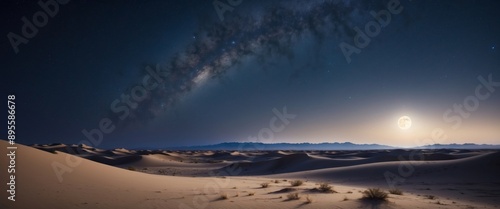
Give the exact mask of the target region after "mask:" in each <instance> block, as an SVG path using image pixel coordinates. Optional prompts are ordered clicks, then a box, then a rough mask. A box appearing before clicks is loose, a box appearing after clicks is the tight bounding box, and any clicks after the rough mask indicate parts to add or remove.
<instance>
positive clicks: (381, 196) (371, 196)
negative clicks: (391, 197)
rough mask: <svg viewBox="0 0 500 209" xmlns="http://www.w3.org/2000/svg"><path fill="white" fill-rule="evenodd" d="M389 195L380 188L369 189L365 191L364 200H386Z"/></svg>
mask: <svg viewBox="0 0 500 209" xmlns="http://www.w3.org/2000/svg"><path fill="white" fill-rule="evenodd" d="M387 197H388V194H387V193H386V192H384V191H382V190H381V189H379V188H369V189H367V190H365V191H363V199H368V200H386V199H387Z"/></svg>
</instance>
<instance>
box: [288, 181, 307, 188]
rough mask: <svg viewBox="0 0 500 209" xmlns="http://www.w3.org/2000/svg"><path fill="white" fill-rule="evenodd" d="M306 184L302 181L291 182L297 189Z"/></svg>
mask: <svg viewBox="0 0 500 209" xmlns="http://www.w3.org/2000/svg"><path fill="white" fill-rule="evenodd" d="M303 183H304V182H303V181H302V180H293V181H290V185H292V186H293V187H297V186H300V185H302V184H303Z"/></svg>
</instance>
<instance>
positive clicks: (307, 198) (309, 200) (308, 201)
mask: <svg viewBox="0 0 500 209" xmlns="http://www.w3.org/2000/svg"><path fill="white" fill-rule="evenodd" d="M312 202H313V199H312V198H311V197H309V195H307V196H306V203H307V204H310V203H312Z"/></svg>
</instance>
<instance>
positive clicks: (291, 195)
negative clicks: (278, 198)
mask: <svg viewBox="0 0 500 209" xmlns="http://www.w3.org/2000/svg"><path fill="white" fill-rule="evenodd" d="M286 198H287V199H288V200H298V199H300V196H299V193H298V192H292V193H289V194H288V195H286Z"/></svg>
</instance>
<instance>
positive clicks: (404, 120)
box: [398, 115, 411, 130]
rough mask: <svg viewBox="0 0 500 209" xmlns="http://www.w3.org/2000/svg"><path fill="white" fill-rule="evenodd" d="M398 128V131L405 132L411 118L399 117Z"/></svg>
mask: <svg viewBox="0 0 500 209" xmlns="http://www.w3.org/2000/svg"><path fill="white" fill-rule="evenodd" d="M398 127H399V128H400V129H403V130H406V129H409V128H410V127H411V118H410V117H408V116H406V115H405V116H401V117H400V118H399V120H398Z"/></svg>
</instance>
